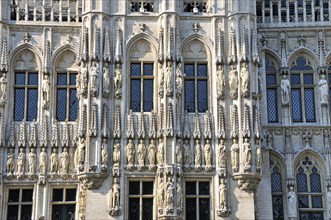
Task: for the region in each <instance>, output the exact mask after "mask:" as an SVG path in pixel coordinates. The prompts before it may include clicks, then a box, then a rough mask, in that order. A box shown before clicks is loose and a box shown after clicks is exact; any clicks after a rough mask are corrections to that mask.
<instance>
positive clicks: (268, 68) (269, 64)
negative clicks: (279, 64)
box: [265, 58, 277, 73]
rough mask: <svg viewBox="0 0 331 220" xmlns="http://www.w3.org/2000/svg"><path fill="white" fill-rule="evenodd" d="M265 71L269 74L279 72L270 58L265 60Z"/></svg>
mask: <svg viewBox="0 0 331 220" xmlns="http://www.w3.org/2000/svg"><path fill="white" fill-rule="evenodd" d="M265 71H266V72H268V73H270V72H272V73H275V72H277V71H276V68H275V66H274V65H273V63H272V62H271V61H270V59H268V58H266V59H265Z"/></svg>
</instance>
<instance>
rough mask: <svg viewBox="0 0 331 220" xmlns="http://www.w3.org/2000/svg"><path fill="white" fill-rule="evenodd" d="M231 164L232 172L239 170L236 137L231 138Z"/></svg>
mask: <svg viewBox="0 0 331 220" xmlns="http://www.w3.org/2000/svg"><path fill="white" fill-rule="evenodd" d="M231 165H232V170H233V171H234V172H238V171H239V145H238V140H237V139H235V138H234V139H232V146H231Z"/></svg>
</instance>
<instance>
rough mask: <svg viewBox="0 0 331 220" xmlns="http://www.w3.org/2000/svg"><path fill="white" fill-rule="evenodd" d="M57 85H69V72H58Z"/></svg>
mask: <svg viewBox="0 0 331 220" xmlns="http://www.w3.org/2000/svg"><path fill="white" fill-rule="evenodd" d="M57 85H59V86H64V85H67V74H66V73H58V74H57Z"/></svg>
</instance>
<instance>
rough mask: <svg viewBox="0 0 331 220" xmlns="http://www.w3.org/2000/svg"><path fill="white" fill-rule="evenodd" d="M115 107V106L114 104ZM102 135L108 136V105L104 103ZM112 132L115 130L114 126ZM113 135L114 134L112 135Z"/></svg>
mask: <svg viewBox="0 0 331 220" xmlns="http://www.w3.org/2000/svg"><path fill="white" fill-rule="evenodd" d="M116 109H117V106H116ZM116 109H115V122H116V111H117V110H116ZM101 126H102V129H101V133H102V137H104V138H108V137H109V129H108V106H107V105H106V104H103V106H102V125H101ZM114 132H115V126H114ZM114 136H115V135H114Z"/></svg>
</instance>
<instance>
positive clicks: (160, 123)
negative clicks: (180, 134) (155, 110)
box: [157, 103, 164, 137]
mask: <svg viewBox="0 0 331 220" xmlns="http://www.w3.org/2000/svg"><path fill="white" fill-rule="evenodd" d="M163 116H164V105H163V103H161V107H160V112H159V115H158V119H157V125H158V135H157V136H158V137H162V135H163Z"/></svg>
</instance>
